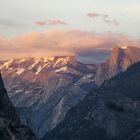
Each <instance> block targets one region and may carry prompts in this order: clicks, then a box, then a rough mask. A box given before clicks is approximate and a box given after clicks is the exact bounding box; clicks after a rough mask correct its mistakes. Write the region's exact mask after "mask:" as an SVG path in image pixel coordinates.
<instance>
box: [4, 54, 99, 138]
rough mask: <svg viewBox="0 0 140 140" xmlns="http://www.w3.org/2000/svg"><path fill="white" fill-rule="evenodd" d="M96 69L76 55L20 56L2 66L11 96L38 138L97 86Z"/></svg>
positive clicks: (20, 113) (23, 118)
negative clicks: (22, 57) (24, 57)
mask: <svg viewBox="0 0 140 140" xmlns="http://www.w3.org/2000/svg"><path fill="white" fill-rule="evenodd" d="M96 68H97V66H96V65H90V67H89V66H87V65H85V64H82V63H80V62H78V61H77V60H76V58H75V57H73V56H62V57H51V58H29V59H18V60H10V61H6V62H4V63H3V64H2V65H1V69H2V71H3V77H4V81H5V84H6V87H7V89H8V93H9V97H10V99H11V100H12V102H13V104H14V105H15V107H16V108H17V110H18V112H19V115H20V117H21V119H22V121H23V123H24V124H26V125H27V126H29V127H30V128H31V129H32V130H33V132H34V133H35V134H37V136H38V137H42V136H43V135H44V134H45V133H46V132H47V131H49V130H51V129H53V128H54V127H55V126H56V125H57V124H59V122H61V121H62V120H63V118H64V116H65V114H66V112H67V111H68V110H69V109H70V108H71V107H73V106H74V105H76V104H77V103H79V101H80V100H82V99H83V98H84V97H85V95H86V94H87V92H88V91H89V90H90V89H92V88H94V87H96V86H95V84H94V81H93V80H94V76H95V71H96Z"/></svg>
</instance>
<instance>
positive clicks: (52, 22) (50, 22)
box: [35, 19, 67, 27]
mask: <svg viewBox="0 0 140 140" xmlns="http://www.w3.org/2000/svg"><path fill="white" fill-rule="evenodd" d="M35 24H36V25H37V26H41V27H43V26H47V25H49V26H56V25H67V23H66V22H64V21H62V20H58V19H56V20H48V21H36V22H35Z"/></svg>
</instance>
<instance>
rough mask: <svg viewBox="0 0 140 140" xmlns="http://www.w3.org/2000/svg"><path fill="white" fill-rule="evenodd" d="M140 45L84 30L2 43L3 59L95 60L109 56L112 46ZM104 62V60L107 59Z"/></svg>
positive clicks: (129, 39)
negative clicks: (82, 58)
mask: <svg viewBox="0 0 140 140" xmlns="http://www.w3.org/2000/svg"><path fill="white" fill-rule="evenodd" d="M121 45H123V46H124V45H129V46H140V40H134V39H132V38H130V37H128V36H125V35H114V34H112V33H105V34H96V33H94V32H86V31H80V30H48V31H47V32H44V33H30V34H26V35H23V36H19V37H16V38H13V39H11V40H8V39H4V40H2V41H1V40H0V50H1V51H0V59H9V58H18V57H37V56H38V57H44V56H45V57H46V56H60V55H78V56H82V57H83V56H84V57H86V56H88V57H93V56H95V55H97V59H98V56H99V57H100V58H102V55H107V54H108V53H109V52H110V50H111V49H112V47H114V46H121ZM103 59H104V58H103Z"/></svg>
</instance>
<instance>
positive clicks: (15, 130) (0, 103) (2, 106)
mask: <svg viewBox="0 0 140 140" xmlns="http://www.w3.org/2000/svg"><path fill="white" fill-rule="evenodd" d="M35 139H36V138H35V136H34V134H33V133H32V132H31V131H30V129H28V128H26V127H25V126H23V125H21V123H20V119H19V117H18V115H17V113H16V111H15V108H14V107H13V105H12V103H11V102H10V100H9V98H8V95H7V92H6V89H5V87H4V83H3V80H2V77H1V74H0V140H35Z"/></svg>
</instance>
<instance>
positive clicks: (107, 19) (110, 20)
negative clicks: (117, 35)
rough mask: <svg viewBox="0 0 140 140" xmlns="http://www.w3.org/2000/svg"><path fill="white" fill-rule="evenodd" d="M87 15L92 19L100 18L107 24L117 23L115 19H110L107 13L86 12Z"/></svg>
mask: <svg viewBox="0 0 140 140" xmlns="http://www.w3.org/2000/svg"><path fill="white" fill-rule="evenodd" d="M87 16H88V17H90V18H93V19H95V18H102V19H103V21H104V22H105V23H108V24H111V25H115V26H118V25H119V22H118V21H117V20H112V19H110V16H109V15H107V14H100V13H88V14H87Z"/></svg>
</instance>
